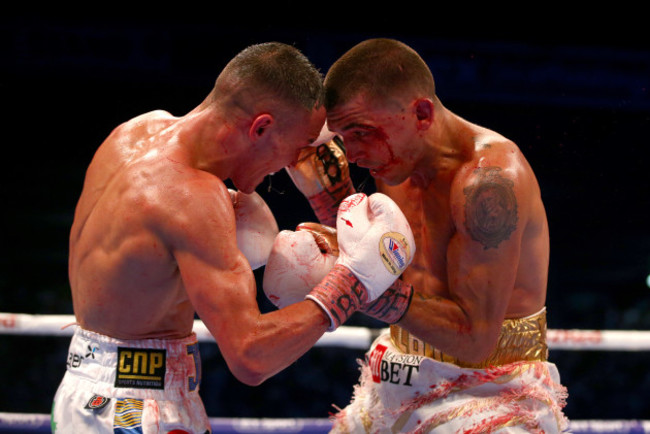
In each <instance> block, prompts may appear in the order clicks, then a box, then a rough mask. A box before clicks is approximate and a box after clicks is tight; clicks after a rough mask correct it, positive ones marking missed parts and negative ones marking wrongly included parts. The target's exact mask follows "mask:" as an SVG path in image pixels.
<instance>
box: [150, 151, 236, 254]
mask: <svg viewBox="0 0 650 434" xmlns="http://www.w3.org/2000/svg"><path fill="white" fill-rule="evenodd" d="M172 164H174V163H172ZM184 170H185V171H187V173H182V174H179V173H176V174H174V175H172V176H171V178H170V182H169V183H168V184H167V185H166V187H165V190H166V191H165V197H166V201H165V202H166V203H165V208H164V212H162V213H161V214H160V215H159V217H160V218H161V220H160V221H159V223H160V226H161V227H162V228H163V229H164V236H165V237H166V238H167V239H168V241H169V242H170V244H171V245H172V246H175V247H177V248H183V246H184V245H186V243H189V244H192V243H202V242H213V238H214V237H219V236H223V237H227V236H230V235H232V236H234V234H235V215H234V211H233V207H232V201H231V199H230V194H229V193H228V189H227V187H226V186H225V184H224V183H223V181H221V180H220V179H219V178H217V177H216V176H214V175H212V174H209V173H206V172H203V171H201V170H197V169H191V168H186V169H184Z"/></svg>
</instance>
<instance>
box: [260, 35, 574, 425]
mask: <svg viewBox="0 0 650 434" xmlns="http://www.w3.org/2000/svg"><path fill="white" fill-rule="evenodd" d="M324 86H325V95H326V97H325V108H326V110H327V128H328V130H329V131H331V132H333V133H335V134H336V135H337V136H338V138H339V141H340V144H341V149H344V151H345V152H344V153H340V154H338V155H339V157H338V159H339V167H342V168H345V167H347V164H348V161H349V163H350V164H354V163H356V164H357V165H358V166H360V167H364V168H367V169H369V172H370V175H371V176H372V177H373V179H374V181H375V185H376V187H377V191H378V192H380V193H383V194H385V195H387V196H388V197H390V198H391V199H393V200H394V201H395V202H396V203H397V205H398V206H399V207H400V209H401V210H402V211H403V212H404V214H405V216H406V218H407V221H408V223H409V224H410V226H411V228H412V230H413V235H414V237H415V238H414V239H415V243H416V244H417V246H418V249H417V252H416V253H415V256H414V259H413V262H412V263H411V264H410V266H409V267H408V268H407V269H405V271H404V273H403V275H402V276H401V277H400V280H399V281H398V282H401V286H402V287H406V288H407V289H408V288H410V291H411V292H412V294H413V295H412V297H411V301H410V303H409V304H408V305H407V306H406V310H405V312H404V313H403V315H401V316H399V315H394V316H392V317H389V318H382V316H383V314H384V312H383V311H382V310H378V312H377V311H371V312H368V311H367V310H364V309H363V308H362V309H360V311H362V312H366V313H379V315H377V316H375V315H373V316H375V317H376V318H379V319H382V320H384V321H385V322H386V323H389V324H391V330H393V333H394V336H393V337H394V338H395V336H399V337H405V336H408V339H407V340H406V341H407V342H410V343H412V346H411V347H403V346H402V342H401V341H400V340H398V341H394V339H393V340H387V339H388V338H387V337H382V338H380V339H381V340H380V341H379V342H377V345H375V346H374V347H373V350H372V351H371V353H369V358H371V359H372V360H374V361H375V362H376V361H377V360H378V359H380V358H379V357H378V356H377V355H378V354H379V352H378V351H377V348H378V347H379V345H382V346H383V347H385V348H386V353H385V354H390V356H386V355H384V357H383V359H381V364H382V365H383V362H386V363H388V362H389V360H387V359H386V357H390V358H391V360H392V361H394V360H397V359H398V358H399V357H403V358H408V357H410V356H412V355H414V354H413V351H415V352H416V353H415V354H417V355H422V356H423V357H424V356H425V354H423V353H421V352H420V351H422V349H423V348H428V349H430V350H431V351H430V353H431V354H430V355H429V354H426V358H425V359H423V360H422V363H421V364H420V363H418V364H417V365H414V366H417V368H418V369H422V372H419V374H418V375H416V373H415V371H416V368H415V367H414V366H413V367H412V366H411V365H409V366H407V367H403V370H407V371H408V372H410V373H411V374H413V375H416V376H415V377H411V380H415V379H416V378H417V379H418V383H417V384H416V383H411V384H413V385H414V387H413V388H408V387H404V384H403V383H402V384H400V385H395V384H393V383H391V381H390V378H391V377H389V380H388V381H382V380H381V377H380V383H375V382H374V381H371V380H367V379H368V378H371V376H370V375H369V374H368V373H367V371H368V369H369V368H368V367H367V366H366V367H364V368H363V372H364V374H363V377H362V383H361V386H359V387H357V389H356V391H357V396H356V398H355V399H354V402H353V403H352V404H351V405H350V407H349V408H348V409H343V411H342V413H341V416H340V417H338V418H336V425H335V430H340V431H341V432H347V431H361V432H364V431H365V430H367V432H383V431H388V432H400V431H402V430H404V431H409V430H414V431H415V432H418V431H420V430H421V431H427V429H429V428H431V427H436V426H437V425H436V424H435V423H430V422H431V421H432V420H433V419H436V418H438V416H439V415H440V414H441V413H439V412H441V411H443V410H444V409H447V410H449V409H450V408H452V407H453V408H454V410H453V411H452V412H450V413H449V414H448V416H449V417H450V418H452V417H453V418H454V421H455V425H453V426H452V425H449V424H443V425H441V426H440V427H439V428H431V429H433V432H486V431H488V432H492V431H489V430H488V429H487V428H488V427H489V424H486V425H484V426H483V427H482V428H481V426H480V425H476V420H475V419H473V418H465V417H455V416H454V414H456V415H457V414H460V413H461V412H467V411H469V410H470V409H472V408H473V406H479V405H481V403H485V402H490V400H493V401H492V402H495V401H494V400H496V399H500V400H502V401H503V400H507V399H508V394H507V391H508V390H510V391H513V392H514V391H515V388H512V387H511V386H512V385H513V383H511V382H510V381H509V380H507V379H506V378H498V379H495V381H496V382H497V383H499V384H503V385H505V386H507V387H505V388H502V387H492V386H490V387H478V388H477V391H478V392H477V393H478V395H476V396H475V400H474V402H470V401H467V402H466V405H465V404H463V405H462V406H461V407H462V408H456V407H455V406H452V407H446V405H447V403H449V402H452V401H453V402H455V403H456V402H460V401H459V400H457V399H456V397H457V396H459V395H458V394H456V393H452V394H450V395H449V396H446V397H443V398H441V399H438V398H437V397H436V396H435V393H424V391H425V390H428V389H427V388H429V387H430V388H433V389H436V388H440V387H443V388H444V387H447V386H450V385H455V384H461V383H462V384H463V385H467V384H469V383H466V382H465V383H463V382H462V381H456V379H455V378H458V379H465V378H468V376H470V377H471V378H474V377H476V378H479V377H480V378H484V379H486V378H491V375H492V373H493V372H494V371H492V370H491V369H492V368H490V366H491V365H490V364H492V365H493V366H496V367H498V369H500V370H501V371H503V372H506V371H508V370H509V369H511V368H513V367H515V366H517V364H523V365H524V366H530V367H531V370H530V371H527V372H533V373H534V375H533V376H530V375H523V376H521V377H519V378H518V379H517V380H516V381H519V380H523V382H522V384H521V386H522V388H521V389H518V390H519V391H524V393H525V391H526V390H528V389H527V387H528V386H530V387H531V388H534V387H535V385H536V384H540V382H541V384H543V385H544V387H546V386H548V388H547V390H546V391H547V392H548V397H549V399H548V400H547V401H548V402H547V410H549V409H550V413H549V412H547V413H546V414H553V415H554V416H553V417H552V419H553V420H552V423H550V424H548V423H547V421H548V418H547V417H545V416H544V414H545V413H544V411H545V410H543V411H540V412H536V411H528V410H525V409H524V407H526V406H527V405H528V404H530V401H525V402H522V403H521V404H522V412H525V413H526V415H527V416H531V417H532V418H533V419H535V420H533V421H531V420H529V419H526V420H524V419H517V418H516V417H514V416H513V414H514V413H512V412H507V411H506V412H500V413H499V416H498V418H500V420H501V422H504V423H505V422H507V423H506V424H505V425H503V431H498V432H507V430H512V431H513V432H516V430H519V431H522V430H523V431H526V429H528V428H529V427H535V426H539V427H543V428H541V429H543V430H545V431H546V432H559V431H561V430H562V429H564V427H565V426H566V424H565V423H564V422H565V421H564V418H563V416H561V408H562V407H563V405H564V399H563V397H564V396H565V393H566V391H565V390H564V389H563V387H562V386H561V385H560V383H559V378H558V375H557V370H556V369H555V367H554V366H553V365H551V364H548V362H547V361H546V359H545V355H544V358H541V357H540V358H533V360H531V359H530V353H531V352H532V353H537V352H536V350H535V348H537V347H538V345H537V344H538V343H540V344H541V342H543V336H542V335H541V334H540V335H539V339H540V341H539V342H536V341H530V342H528V341H526V340H521V341H520V343H521V345H522V346H521V347H517V348H516V350H512V351H510V350H508V351H504V349H502V348H500V345H502V344H503V343H504V342H512V339H515V340H516V339H517V338H515V337H512V336H510V335H509V334H508V333H504V327H506V330H508V329H509V328H508V325H509V324H510V322H514V323H517V324H520V322H522V321H523V324H526V323H527V321H528V320H529V319H531V318H538V319H539V318H540V317H539V315H541V313H542V312H545V311H544V309H545V305H546V291H547V282H548V266H549V257H550V237H549V227H548V221H547V217H546V210H545V207H544V203H543V201H542V195H541V190H540V186H539V184H538V182H537V179H536V176H535V173H534V171H533V169H532V167H531V165H530V164H529V162H528V161H527V159H526V157H525V156H524V154H523V152H522V150H521V149H520V148H519V147H518V146H517V145H516V144H515V143H514V142H513V141H511V140H509V139H507V138H506V137H504V136H502V135H501V134H498V133H497V132H495V131H492V130H490V129H487V128H484V127H482V126H479V125H476V124H474V123H471V122H470V121H468V120H466V119H464V118H463V117H461V116H459V115H457V114H456V113H454V112H452V111H451V110H449V108H448V107H446V106H445V105H444V104H443V102H442V101H441V100H440V98H439V97H438V94H437V92H436V84H435V81H434V78H433V74H432V73H431V70H430V69H429V66H428V65H427V63H426V62H425V61H424V59H422V57H420V55H419V54H418V53H417V52H416V51H415V50H414V49H413V48H411V47H409V46H407V45H405V44H403V43H401V42H399V41H396V40H392V39H385V38H377V39H370V40H367V41H363V42H361V43H359V44H357V45H356V46H354V47H352V48H351V49H350V50H348V51H347V52H346V53H344V54H343V55H342V56H341V57H340V58H339V59H338V60H337V61H335V62H334V64H333V65H332V66H331V67H330V69H329V71H328V72H327V74H326V77H325V81H324ZM343 160H345V161H343ZM305 161H307V160H305ZM311 161H316V160H313V159H312V160H311ZM288 169H289V171H290V172H292V173H294V174H295V176H292V179H294V182H295V184H296V186H297V187H298V188H299V189H300V191H302V192H303V194H304V195H305V197H306V198H307V199H308V200H309V203H310V204H311V205H312V207H313V208H314V210H315V211H316V209H317V208H318V206H317V205H318V204H319V202H320V201H318V200H315V199H317V198H318V197H319V196H318V195H317V194H316V193H318V192H319V191H320V192H321V193H322V192H329V193H331V194H330V195H329V196H330V197H332V196H333V195H334V193H335V192H336V191H337V189H335V188H334V186H332V185H329V184H328V182H330V180H329V179H323V177H322V176H321V173H323V172H324V170H322V169H321V168H319V167H316V169H318V170H314V167H313V164H312V165H311V166H310V165H309V164H304V163H303V161H299V162H298V163H297V164H296V165H295V166H291V167H289V168H288ZM319 182H320V183H321V184H322V186H320V187H319ZM337 185H338V186H341V187H342V188H343V186H344V185H345V183H344V182H343V181H338V184H337ZM319 188H320V190H319ZM330 208H331V207H330ZM316 215H317V217H318V219H319V220H320V221H321V223H326V222H327V220H325V219H323V218H322V217H321V214H320V213H318V212H317V213H316ZM326 224H329V223H326ZM272 255H273V254H272ZM270 261H271V259H270ZM268 271H269V270H267V272H268ZM272 280H273V279H270V278H269V282H271V281H272ZM269 291H272V289H269ZM386 305H389V306H390V305H392V304H391V303H387V304H386ZM540 320H541V319H540ZM544 327H545V323H544ZM528 343H530V344H531V345H532V348H531V352H529V351H528V348H527V344H528ZM495 351H496V352H497V354H496V355H495V354H494V353H495ZM537 354H540V355H541V354H542V353H537ZM395 366H397V365H395ZM468 367H476V369H478V370H475V371H471V372H470V371H468V370H467V369H469V368H468ZM401 372H405V371H401ZM472 372H474V374H472ZM391 375H392V373H391ZM492 377H493V376H492ZM493 378H496V377H493ZM524 383H525V384H524ZM472 389H473V388H472ZM531 390H532V389H531ZM409 391H412V392H413V393H415V394H414V395H409ZM362 395H363V396H365V397H369V398H368V399H366V398H363V397H362ZM465 396H466V397H469V396H471V393H469V394H466V395H465ZM510 396H511V398H512V399H511V400H510V401H509V402H508V405H510V406H512V407H513V408H514V407H517V406H518V405H519V404H520V402H519V400H518V397H519V396H521V395H517V393H512V394H511V395H510ZM483 398H486V399H487V401H486V400H485V399H483ZM398 400H399V401H400V402H397V401H398ZM544 400H545V398H544ZM407 404H408V405H407ZM405 406H406V407H405ZM407 407H408V408H410V409H411V410H413V409H415V408H417V409H418V410H417V412H412V415H413V418H411V416H408V417H406V416H405V415H406V413H405V412H404V411H402V409H404V408H407ZM501 408H503V407H501ZM382 409H385V411H386V412H385V413H384V412H383V411H384V410H382ZM364 414H366V415H369V416H370V418H369V419H367V418H366V419H364V418H362V416H363V415H364ZM409 414H410V413H409ZM476 414H478V413H476ZM394 418H401V419H400V420H395V419H394ZM432 418H433V419H432ZM418 421H419V422H420V423H421V424H422V425H419V424H418V423H416V422H418ZM518 421H521V424H519V423H518ZM536 422H538V423H539V424H538V425H535V423H536ZM496 426H497V424H495V425H493V427H496ZM494 431H496V429H495V430H494Z"/></svg>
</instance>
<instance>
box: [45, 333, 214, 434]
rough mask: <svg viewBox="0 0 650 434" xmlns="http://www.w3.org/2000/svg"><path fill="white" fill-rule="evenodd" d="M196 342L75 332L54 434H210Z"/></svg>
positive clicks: (53, 416) (59, 394)
mask: <svg viewBox="0 0 650 434" xmlns="http://www.w3.org/2000/svg"><path fill="white" fill-rule="evenodd" d="M200 381H201V359H200V355H199V345H198V341H197V339H196V335H194V334H192V335H190V336H188V337H187V338H184V339H172V340H166V339H145V340H126V341H125V340H118V339H113V338H110V337H108V336H104V335H100V334H98V333H93V332H90V331H87V330H83V329H81V328H80V327H78V328H77V329H76V330H75V333H74V336H73V337H72V342H71V343H70V351H69V353H68V360H67V369H66V373H65V375H64V377H63V380H62V382H61V384H60V385H59V388H58V390H57V392H56V395H55V397H54V404H53V407H52V414H51V424H52V432H53V433H56V434H58V433H90V432H92V433H132V434H137V433H145V434H148V433H177V434H180V433H201V434H203V433H209V432H210V422H209V420H208V417H207V414H206V412H205V408H204V406H203V402H202V401H201V398H200V397H199V383H200Z"/></svg>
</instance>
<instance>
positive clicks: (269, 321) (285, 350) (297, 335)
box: [224, 301, 329, 386]
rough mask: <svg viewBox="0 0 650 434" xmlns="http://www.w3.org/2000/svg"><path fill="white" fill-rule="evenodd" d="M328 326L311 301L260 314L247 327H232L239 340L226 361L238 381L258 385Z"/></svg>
mask: <svg viewBox="0 0 650 434" xmlns="http://www.w3.org/2000/svg"><path fill="white" fill-rule="evenodd" d="M328 326H329V319H328V318H327V316H326V315H325V314H324V313H323V311H322V310H321V309H320V308H319V307H317V306H316V304H315V303H313V302H311V301H303V302H299V303H295V304H292V305H290V306H287V307H286V308H284V309H280V310H277V311H272V312H269V313H265V314H260V315H258V316H257V318H255V319H252V321H251V323H250V324H249V325H248V327H242V325H241V324H240V326H239V327H237V326H236V328H237V330H238V331H239V333H238V334H239V335H240V340H239V341H238V342H236V343H234V345H235V346H236V349H235V350H234V351H233V353H232V354H231V355H230V356H229V357H225V358H226V362H227V363H228V366H229V368H230V370H231V371H232V372H233V374H234V375H235V376H236V377H237V378H238V379H239V380H240V381H242V382H243V383H245V384H248V385H251V386H256V385H259V384H261V383H262V382H264V381H265V380H267V379H268V378H270V377H272V376H274V375H275V374H277V373H278V372H280V371H282V370H283V369H285V368H287V367H288V366H289V365H291V364H292V363H293V362H295V361H296V360H297V359H298V358H300V357H301V356H302V355H303V354H305V353H306V352H307V351H308V350H309V349H310V348H312V347H313V346H314V344H315V343H316V342H317V341H318V340H319V339H320V338H321V336H322V335H323V334H324V333H325V331H326V330H327V328H328ZM224 356H225V355H224Z"/></svg>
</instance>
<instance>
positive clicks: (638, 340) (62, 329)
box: [0, 312, 650, 351]
mask: <svg viewBox="0 0 650 434" xmlns="http://www.w3.org/2000/svg"><path fill="white" fill-rule="evenodd" d="M74 323H75V318H74V315H33V314H25V313H2V312H0V334H10V335H35V336H71V335H72V333H73V332H74V327H69V326H70V325H73V324H74ZM384 330H385V329H374V330H373V329H369V328H366V327H350V326H342V327H339V328H338V329H337V330H336V331H334V332H332V333H327V334H325V335H324V336H323V337H322V338H321V339H320V340H319V341H318V342H317V343H316V346H326V347H344V348H352V349H360V350H364V349H367V348H369V347H370V344H371V343H372V341H373V339H374V338H375V337H376V336H377V335H378V334H379V333H381V332H383V331H384ZM194 332H195V333H196V335H197V337H198V340H199V342H214V338H213V337H212V335H211V334H210V332H209V331H208V329H207V328H206V327H205V325H204V324H203V322H202V321H201V320H195V321H194ZM546 338H547V342H548V347H549V349H551V350H600V351H648V350H650V331H640V330H556V329H549V330H548V332H547V337H546Z"/></svg>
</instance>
